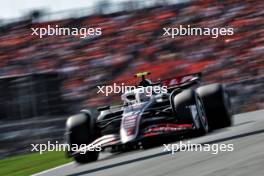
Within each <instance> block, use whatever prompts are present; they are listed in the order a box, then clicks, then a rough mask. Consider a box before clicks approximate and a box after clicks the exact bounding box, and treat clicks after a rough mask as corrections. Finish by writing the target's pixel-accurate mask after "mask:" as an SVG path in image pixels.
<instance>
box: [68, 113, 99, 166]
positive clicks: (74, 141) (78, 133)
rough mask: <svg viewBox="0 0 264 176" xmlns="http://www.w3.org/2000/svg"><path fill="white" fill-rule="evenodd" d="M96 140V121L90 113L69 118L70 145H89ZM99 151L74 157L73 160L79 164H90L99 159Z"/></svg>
mask: <svg viewBox="0 0 264 176" xmlns="http://www.w3.org/2000/svg"><path fill="white" fill-rule="evenodd" d="M95 138H96V127H95V122H94V119H93V118H92V117H91V115H90V114H88V113H80V114H77V115H74V116H71V117H69V118H68V120H67V122H66V140H67V142H68V144H70V146H71V148H72V147H73V145H77V146H78V148H79V147H80V146H81V145H83V144H86V145H89V144H90V143H91V142H92V141H94V140H95ZM98 156H99V152H98V151H87V152H86V153H85V154H77V155H74V156H73V158H74V159H75V161H76V162H78V163H89V162H92V161H96V160H97V159H98Z"/></svg>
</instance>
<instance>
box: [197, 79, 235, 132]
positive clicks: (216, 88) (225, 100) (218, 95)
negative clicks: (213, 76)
mask: <svg viewBox="0 0 264 176" xmlns="http://www.w3.org/2000/svg"><path fill="white" fill-rule="evenodd" d="M197 93H198V94H199V96H200V97H201V98H202V100H203V102H204V107H205V113H206V116H207V118H208V123H209V126H210V128H211V129H217V128H224V127H228V126H231V125H232V108H231V103H230V99H229V96H228V93H227V92H226V91H225V88H224V86H223V85H221V84H210V85H206V86H202V87H199V88H198V89H197Z"/></svg>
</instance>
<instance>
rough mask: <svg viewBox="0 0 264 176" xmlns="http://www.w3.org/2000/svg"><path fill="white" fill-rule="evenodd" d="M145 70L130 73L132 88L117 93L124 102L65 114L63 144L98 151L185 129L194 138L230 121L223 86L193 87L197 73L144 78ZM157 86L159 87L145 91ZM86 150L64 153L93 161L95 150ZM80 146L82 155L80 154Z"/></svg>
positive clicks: (228, 103)
mask: <svg viewBox="0 0 264 176" xmlns="http://www.w3.org/2000/svg"><path fill="white" fill-rule="evenodd" d="M148 74H150V73H149V72H143V73H139V74H136V76H137V77H140V78H141V79H142V80H141V82H140V83H139V85H138V86H137V87H136V88H135V89H133V90H130V91H127V92H125V93H124V94H123V95H122V96H121V98H122V100H123V102H124V104H122V105H120V106H113V107H111V106H103V107H98V108H97V110H98V111H99V112H100V114H99V115H98V116H97V117H94V116H93V115H92V114H91V112H90V111H89V110H82V111H81V113H79V114H77V115H73V116H71V117H69V118H68V120H67V122H66V140H67V142H68V144H69V145H72V144H77V145H81V144H89V147H90V146H92V147H93V148H98V146H99V147H101V148H103V149H105V148H108V147H109V148H118V147H120V146H132V145H135V144H137V145H138V144H141V145H143V147H145V146H148V145H151V143H148V142H146V141H151V140H148V139H149V138H153V137H155V138H160V137H162V136H173V135H183V134H186V133H188V132H192V133H193V134H195V135H197V136H199V135H204V134H206V133H207V132H208V131H209V130H213V129H216V128H223V127H228V126H230V125H231V124H232V118H231V117H232V111H231V105H230V100H229V96H228V93H227V92H226V90H225V87H224V86H223V85H221V84H210V85H204V86H199V85H200V82H201V73H194V74H189V75H184V76H179V77H174V78H170V79H165V80H160V81H158V82H156V83H152V82H151V81H150V80H148V79H146V78H145V77H146V76H147V75H148ZM157 87H160V88H162V91H160V92H159V91H158V92H157V91H156V92H155V91H153V90H154V89H151V91H146V90H147V89H148V88H155V89H156V88H157ZM164 89H165V91H164ZM156 90H157V89H156ZM90 149H91V148H90ZM90 149H89V150H88V149H87V148H82V150H80V151H75V152H73V151H69V152H68V155H69V156H71V157H74V159H75V160H76V161H77V162H78V163H87V162H92V161H96V160H97V159H98V156H99V150H90ZM83 150H86V152H85V154H80V153H81V151H83Z"/></svg>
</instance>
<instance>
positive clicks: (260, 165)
mask: <svg viewBox="0 0 264 176" xmlns="http://www.w3.org/2000/svg"><path fill="white" fill-rule="evenodd" d="M188 140H190V141H191V143H196V144H198V143H209V144H214V143H218V144H220V143H224V144H233V147H234V150H233V151H231V152H219V153H218V154H212V152H205V151H202V152H201V151H196V152H191V151H179V152H176V153H175V154H173V155H172V154H171V152H168V151H164V146H158V147H155V148H152V149H148V150H137V151H131V152H126V153H122V154H115V155H113V154H107V153H102V154H100V159H99V161H97V162H94V163H90V164H84V165H78V164H77V163H75V162H72V163H69V164H66V165H63V166H59V167H57V168H54V169H50V170H47V171H44V172H41V173H38V174H35V175H37V176H44V175H45V176H47V175H50V176H63V175H67V176H76V175H81V176H85V175H89V176H90V175H91V176H175V175H181V176H229V175H230V176H242V175H243V176H249V175H250V176H255V175H256V176H264V110H261V111H255V112H249V113H244V114H239V115H235V116H234V125H233V126H232V127H229V128H225V129H221V130H216V131H213V132H211V133H209V134H208V135H206V136H203V137H199V138H192V139H188ZM174 143H177V141H176V142H174Z"/></svg>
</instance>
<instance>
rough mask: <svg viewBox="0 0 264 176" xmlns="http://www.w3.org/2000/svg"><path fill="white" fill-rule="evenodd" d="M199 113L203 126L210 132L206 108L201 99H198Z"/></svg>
mask: <svg viewBox="0 0 264 176" xmlns="http://www.w3.org/2000/svg"><path fill="white" fill-rule="evenodd" d="M197 104H198V112H199V118H200V121H201V124H202V126H203V127H204V129H205V130H206V131H207V130H208V121H207V118H206V114H205V111H204V107H203V104H202V101H201V100H200V98H198V103H197Z"/></svg>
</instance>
